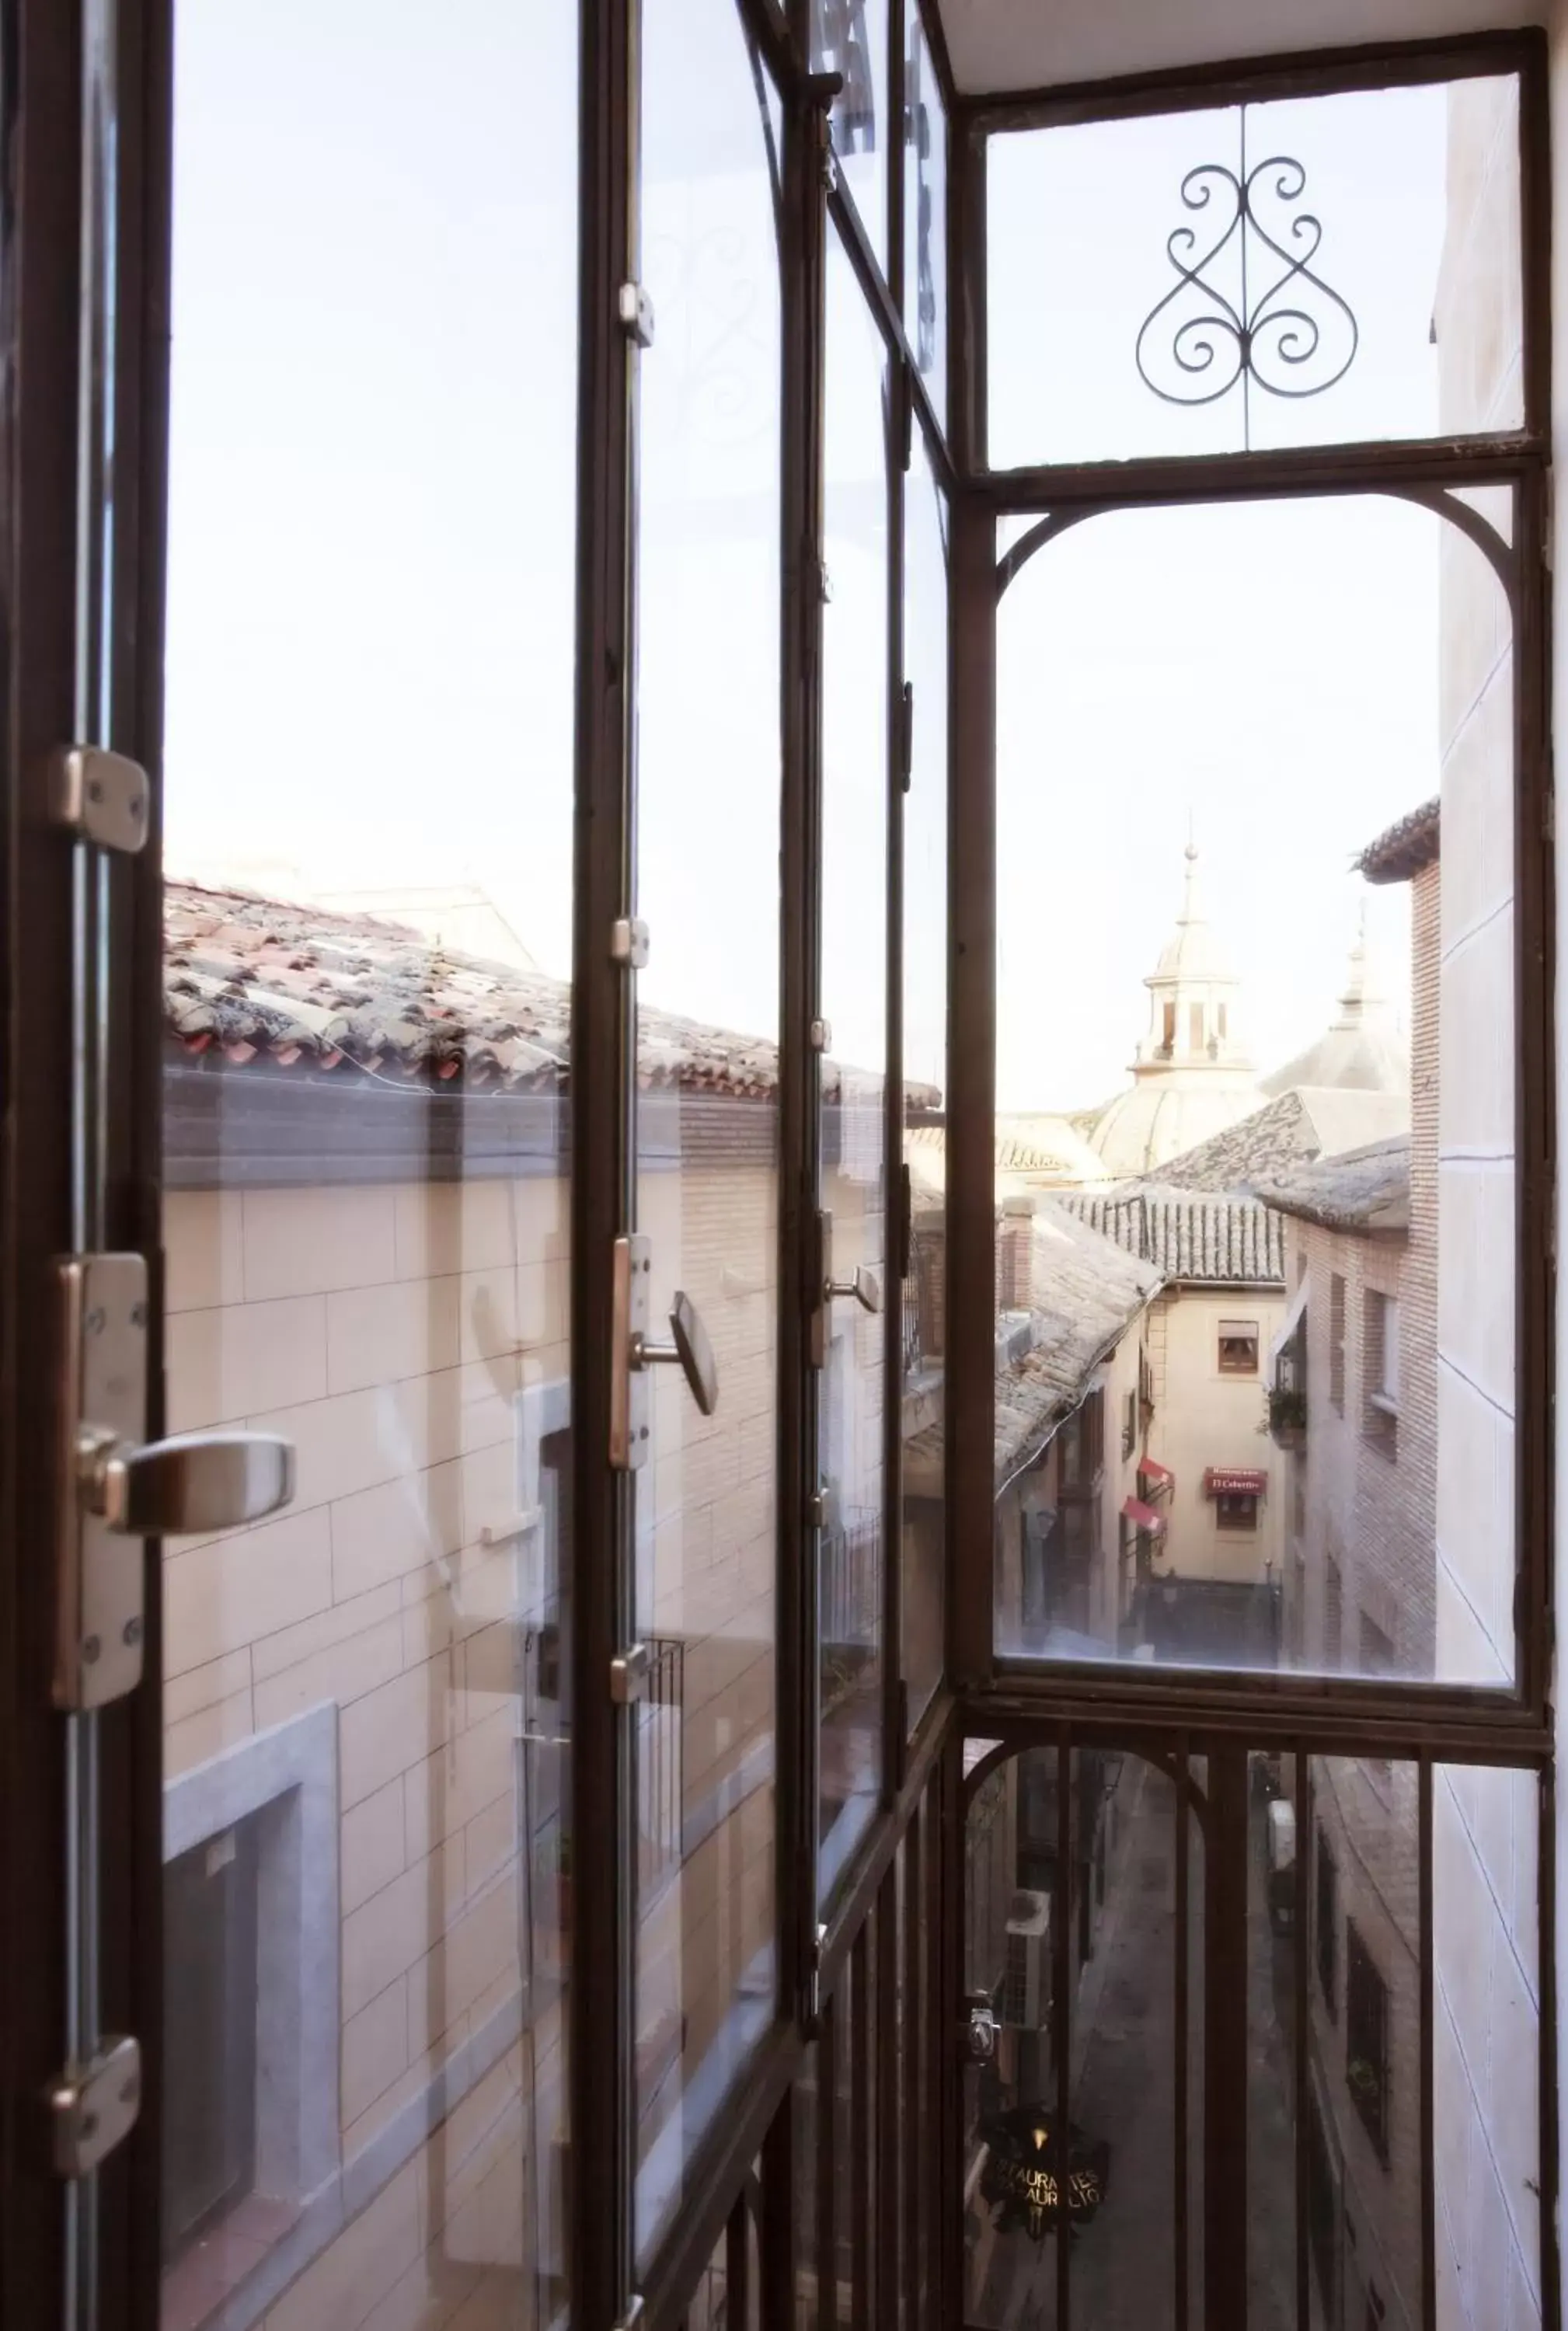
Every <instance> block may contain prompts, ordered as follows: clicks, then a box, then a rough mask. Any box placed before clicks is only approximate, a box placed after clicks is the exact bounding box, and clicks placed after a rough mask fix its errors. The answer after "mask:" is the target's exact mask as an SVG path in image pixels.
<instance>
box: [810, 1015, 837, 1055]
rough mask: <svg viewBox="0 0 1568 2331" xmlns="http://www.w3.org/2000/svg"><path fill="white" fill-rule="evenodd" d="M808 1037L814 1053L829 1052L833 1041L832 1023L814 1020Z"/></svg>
mask: <svg viewBox="0 0 1568 2331" xmlns="http://www.w3.org/2000/svg"><path fill="white" fill-rule="evenodd" d="M806 1036H807V1040H808V1042H810V1044H811V1048H812V1050H813V1052H825V1051H828V1049H829V1047H830V1046H831V1045H832V1041H833V1026H832V1021H831V1020H813V1022H812V1024H811V1026H810V1027H809V1028H808V1029H807V1031H806Z"/></svg>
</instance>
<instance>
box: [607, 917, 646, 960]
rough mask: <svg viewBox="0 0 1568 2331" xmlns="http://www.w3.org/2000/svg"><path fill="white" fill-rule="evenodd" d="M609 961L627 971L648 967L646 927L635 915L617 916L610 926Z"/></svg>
mask: <svg viewBox="0 0 1568 2331" xmlns="http://www.w3.org/2000/svg"><path fill="white" fill-rule="evenodd" d="M610 960H611V962H612V963H622V964H624V965H625V966H626V967H627V969H628V970H629V971H645V970H646V969H647V967H648V926H647V924H646V923H643V922H639V920H638V919H637V918H636V916H635V915H619V916H617V917H616V918H615V920H614V921H613V923H612V924H611V926H610Z"/></svg>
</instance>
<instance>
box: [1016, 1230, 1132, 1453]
mask: <svg viewBox="0 0 1568 2331" xmlns="http://www.w3.org/2000/svg"><path fill="white" fill-rule="evenodd" d="M1159 1287H1160V1273H1159V1271H1158V1270H1155V1269H1154V1268H1153V1267H1152V1266H1151V1265H1150V1264H1148V1263H1147V1262H1145V1261H1139V1260H1137V1259H1136V1257H1134V1256H1132V1255H1130V1254H1128V1253H1126V1251H1124V1250H1123V1249H1122V1248H1121V1247H1120V1246H1119V1245H1118V1244H1117V1243H1116V1242H1113V1241H1111V1240H1109V1239H1107V1238H1104V1237H1102V1236H1101V1235H1100V1234H1099V1232H1098V1231H1097V1230H1094V1229H1090V1228H1088V1227H1086V1225H1085V1224H1084V1223H1083V1222H1081V1221H1079V1220H1075V1219H1074V1208H1073V1205H1072V1203H1071V1201H1070V1200H1069V1199H1068V1198H1066V1197H1063V1196H1052V1197H1050V1198H1041V1199H1039V1200H1038V1201H1037V1202H1036V1204H1035V1208H1034V1218H1033V1221H1032V1223H1031V1242H1030V1289H1029V1293H1030V1303H1029V1310H1028V1313H1027V1315H1026V1316H1027V1330H1026V1332H1027V1336H1028V1339H1029V1340H1028V1346H1027V1348H1026V1349H1024V1350H1023V1351H1022V1352H1021V1353H1019V1354H1018V1355H1017V1356H1014V1357H1012V1358H1011V1359H1009V1360H1008V1362H1007V1363H1006V1365H1003V1366H1002V1367H999V1368H998V1370H997V1372H996V1412H995V1465H996V1480H997V1483H998V1485H1000V1484H1001V1483H1002V1482H1003V1481H1004V1480H1005V1479H1007V1478H1008V1476H1009V1475H1010V1474H1012V1473H1014V1472H1016V1471H1017V1470H1018V1469H1019V1467H1020V1466H1021V1465H1023V1464H1025V1463H1027V1462H1028V1460H1029V1459H1030V1457H1031V1455H1032V1454H1033V1453H1034V1451H1036V1450H1038V1449H1040V1448H1042V1447H1043V1446H1044V1445H1045V1443H1046V1441H1048V1440H1049V1439H1050V1433H1051V1432H1052V1430H1053V1429H1054V1427H1055V1426H1056V1425H1057V1424H1058V1423H1059V1422H1060V1420H1061V1419H1062V1418H1063V1417H1064V1416H1067V1415H1069V1414H1070V1413H1071V1412H1072V1410H1073V1409H1075V1408H1076V1407H1077V1406H1078V1404H1079V1401H1080V1400H1081V1399H1082V1398H1083V1395H1084V1393H1085V1391H1086V1389H1087V1388H1088V1379H1089V1376H1090V1375H1091V1374H1092V1372H1093V1370H1094V1368H1095V1366H1096V1365H1097V1364H1098V1362H1099V1360H1100V1359H1101V1358H1102V1357H1103V1356H1104V1355H1105V1354H1106V1353H1107V1351H1108V1350H1109V1349H1110V1348H1111V1346H1113V1345H1115V1344H1116V1343H1117V1341H1118V1339H1119V1338H1120V1337H1121V1336H1122V1335H1123V1334H1124V1333H1125V1331H1126V1328H1127V1327H1129V1326H1130V1325H1131V1323H1132V1321H1133V1320H1135V1319H1136V1318H1137V1316H1138V1314H1139V1312H1140V1311H1142V1310H1143V1308H1144V1307H1145V1304H1147V1303H1148V1302H1149V1301H1150V1300H1151V1299H1153V1297H1154V1296H1155V1294H1157V1293H1158V1291H1159ZM1020 1324H1021V1328H1022V1318H1021V1323H1020Z"/></svg>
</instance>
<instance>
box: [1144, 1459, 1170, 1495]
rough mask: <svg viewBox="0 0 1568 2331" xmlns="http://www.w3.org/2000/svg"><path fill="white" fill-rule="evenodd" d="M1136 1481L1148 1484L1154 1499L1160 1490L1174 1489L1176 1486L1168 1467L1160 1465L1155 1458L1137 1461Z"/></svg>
mask: <svg viewBox="0 0 1568 2331" xmlns="http://www.w3.org/2000/svg"><path fill="white" fill-rule="evenodd" d="M1138 1479H1139V1480H1140V1481H1146V1482H1147V1483H1148V1484H1149V1486H1150V1489H1151V1491H1152V1493H1153V1494H1154V1495H1155V1497H1158V1496H1159V1495H1160V1493H1161V1492H1162V1490H1164V1489H1174V1488H1175V1486H1176V1477H1175V1475H1174V1473H1173V1472H1172V1470H1171V1469H1170V1467H1169V1466H1168V1465H1162V1464H1161V1462H1160V1460H1159V1459H1158V1458H1157V1457H1140V1458H1139V1459H1138Z"/></svg>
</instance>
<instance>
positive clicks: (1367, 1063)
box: [1261, 930, 1410, 1099]
mask: <svg viewBox="0 0 1568 2331" xmlns="http://www.w3.org/2000/svg"><path fill="white" fill-rule="evenodd" d="M1298 1085H1311V1086H1315V1087H1317V1088H1319V1089H1325V1090H1328V1091H1335V1092H1379V1093H1403V1092H1408V1091H1409V1089H1410V1047H1409V1045H1408V1044H1407V1043H1406V1042H1405V1040H1404V1038H1403V1036H1402V1034H1401V1032H1400V1027H1399V1022H1398V1019H1397V1018H1396V1016H1395V1013H1394V1008H1393V1005H1392V1003H1391V1002H1390V1001H1389V999H1388V997H1387V996H1385V995H1383V994H1382V993H1381V992H1380V991H1379V989H1378V987H1377V984H1376V981H1375V979H1373V977H1372V976H1371V975H1369V972H1368V967H1367V953H1366V935H1365V931H1364V930H1363V931H1362V933H1361V934H1360V936H1359V937H1357V939H1356V942H1355V945H1354V947H1352V948H1351V951H1350V968H1349V973H1348V975H1347V977H1346V979H1345V993H1344V994H1343V995H1342V996H1341V997H1340V999H1339V1009H1338V1012H1337V1013H1336V1014H1335V1018H1334V1020H1333V1021H1332V1023H1330V1025H1329V1026H1328V1027H1326V1029H1325V1030H1324V1032H1323V1033H1322V1035H1321V1036H1319V1037H1318V1039H1317V1041H1316V1043H1313V1044H1308V1046H1307V1050H1306V1051H1304V1052H1297V1055H1296V1057H1295V1059H1294V1060H1292V1061H1286V1063H1285V1066H1284V1067H1283V1068H1282V1069H1276V1070H1274V1071H1273V1073H1272V1074H1271V1075H1269V1076H1267V1077H1265V1078H1264V1079H1263V1080H1262V1088H1261V1089H1262V1090H1263V1091H1264V1092H1266V1093H1267V1094H1268V1095H1269V1099H1275V1098H1276V1097H1277V1096H1278V1094H1280V1093H1285V1092H1291V1091H1294V1090H1295V1089H1296V1088H1297V1086H1298Z"/></svg>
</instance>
